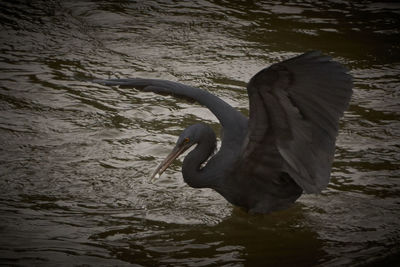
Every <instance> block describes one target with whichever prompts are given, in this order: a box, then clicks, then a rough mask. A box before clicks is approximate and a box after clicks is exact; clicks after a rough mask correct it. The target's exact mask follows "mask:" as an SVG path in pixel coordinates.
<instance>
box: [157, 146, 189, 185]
mask: <svg viewBox="0 0 400 267" xmlns="http://www.w3.org/2000/svg"><path fill="white" fill-rule="evenodd" d="M189 147H190V146H189V145H185V144H183V145H181V146H176V147H175V148H174V149H173V150H172V151H171V153H170V154H169V155H168V156H167V157H166V158H165V159H164V160H163V162H161V164H160V165H158V167H157V168H156V169H155V171H154V173H153V174H152V175H151V178H150V181H151V182H154V180H155V178H159V177H160V175H161V174H162V173H163V172H164V171H165V170H166V169H167V168H168V166H169V165H171V163H172V162H173V161H174V160H175V159H176V158H177V157H179V155H181V154H182V153H183V152H185V151H186V150H187V149H188V148H189Z"/></svg>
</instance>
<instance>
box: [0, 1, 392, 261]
mask: <svg viewBox="0 0 400 267" xmlns="http://www.w3.org/2000/svg"><path fill="white" fill-rule="evenodd" d="M236 2H238V3H232V2H230V1H217V0H216V1H211V0H210V1H161V0H159V1H137V2H136V1H33V2H28V1H3V2H1V4H0V7H1V9H0V21H1V27H0V49H1V53H0V56H1V57H0V68H1V72H0V151H1V152H0V213H1V219H0V236H1V238H0V262H1V264H5V265H23V266H34V265H41V266H55V265H59V264H62V265H68V266H70V265H84V264H88V265H93V266H97V265H103V266H106V265H114V266H124V265H132V264H133V265H138V266H140V265H142V266H206V265H218V266H221V265H225V266H254V265H260V264H262V265H268V266H278V265H279V266H293V265H296V266H316V265H321V266H354V265H370V264H371V265H374V264H381V265H382V264H386V265H390V264H391V265H395V264H396V262H397V261H400V256H399V255H400V246H399V243H400V230H399V229H400V221H399V216H400V197H399V196H400V180H399V169H400V164H399V161H400V154H399V152H400V144H399V138H400V106H399V90H400V78H399V77H400V43H399V41H398V40H400V38H399V37H400V34H399V27H398V25H399V24H400V23H399V22H400V21H399V17H400V16H399V14H400V5H399V4H396V3H389V2H385V3H383V2H372V1H352V2H351V3H348V2H347V1H311V2H310V1H289V2H288V1H282V2H280V1H272V2H271V1H265V2H263V1H236ZM308 50H320V51H322V52H324V53H326V54H329V55H331V56H332V57H334V58H335V59H336V60H338V61H340V62H341V63H342V64H344V65H345V66H346V67H347V68H348V69H350V70H351V74H352V75H353V76H354V94H353V98H352V101H351V104H350V108H349V110H348V111H347V112H346V113H345V117H344V118H343V119H342V120H341V123H340V126H341V130H340V134H339V137H338V142H337V150H336V155H335V163H334V166H333V171H332V180H331V183H330V185H329V186H328V188H327V189H326V190H324V191H323V193H322V194H321V195H304V196H302V197H301V198H300V199H299V201H298V202H297V203H296V204H295V205H294V206H293V207H292V208H290V209H288V210H285V211H282V212H277V213H273V214H270V215H264V216H261V215H260V216H251V215H248V214H246V213H244V212H242V211H240V210H237V209H234V208H233V207H232V206H231V205H230V204H229V203H227V202H226V201H225V200H224V199H223V198H222V197H221V196H219V195H218V194H217V193H215V192H213V191H211V190H207V189H202V190H198V189H192V188H190V187H188V186H187V185H186V184H185V183H184V182H183V180H182V176H181V173H180V166H181V161H177V162H176V163H175V164H174V165H173V166H172V168H170V169H169V170H168V171H167V172H166V175H164V176H163V177H162V178H161V180H160V181H159V182H157V183H156V184H151V183H149V181H148V178H149V176H150V174H151V173H152V170H153V169H154V168H155V167H156V165H157V164H158V163H159V162H160V161H161V160H162V158H163V157H164V156H165V155H166V154H167V153H168V152H169V150H170V149H171V148H172V146H173V144H174V143H175V141H176V138H177V136H178V135H179V133H180V132H181V131H182V130H183V129H184V128H185V127H187V126H188V125H190V124H193V123H195V122H198V121H204V122H206V123H208V124H210V125H211V126H212V127H213V128H214V129H215V130H216V131H219V129H220V126H219V124H218V121H217V120H216V119H215V117H214V116H213V115H212V114H211V113H210V112H209V111H208V110H206V109H204V108H202V107H201V106H199V105H196V104H193V103H189V102H185V101H182V100H179V99H175V98H173V97H170V96H160V95H155V94H152V93H143V92H137V91H134V90H122V89H118V88H109V87H104V86H101V85H97V84H93V83H90V82H89V80H91V79H93V78H108V77H111V78H116V77H117V78H126V77H147V78H162V79H168V80H173V81H178V82H182V83H186V84H189V85H193V86H197V87H201V88H204V89H206V90H209V91H210V92H212V93H214V94H216V95H218V96H219V97H221V98H222V99H224V100H225V101H227V102H228V103H230V104H231V105H233V106H234V107H236V108H238V109H239V110H240V111H242V112H243V113H244V114H248V100H247V93H246V90H245V85H246V82H247V81H248V80H249V79H250V78H251V77H252V75H254V74H255V73H256V72H257V71H258V70H260V69H262V68H264V67H266V66H268V65H270V64H271V63H273V62H277V61H280V60H283V59H286V58H288V57H290V56H294V55H297V54H300V53H303V52H305V51H308Z"/></svg>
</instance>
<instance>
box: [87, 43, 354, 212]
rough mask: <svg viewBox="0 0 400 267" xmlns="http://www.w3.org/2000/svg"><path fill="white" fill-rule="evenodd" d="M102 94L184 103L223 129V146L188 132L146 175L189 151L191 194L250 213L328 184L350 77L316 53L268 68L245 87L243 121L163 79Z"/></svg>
mask: <svg viewBox="0 0 400 267" xmlns="http://www.w3.org/2000/svg"><path fill="white" fill-rule="evenodd" d="M94 82H96V83H99V84H102V85H106V86H119V87H120V88H135V89H137V90H140V91H145V92H154V93H158V94H167V95H168V94H169V95H173V96H176V97H181V98H189V99H191V100H194V101H195V102H198V103H199V104H201V105H203V106H205V107H207V108H208V109H209V110H210V111H211V112H212V113H213V114H214V115H215V116H216V118H217V119H218V120H219V122H220V124H221V126H222V127H221V135H220V136H221V145H220V148H219V150H218V151H216V146H217V145H216V144H217V142H216V141H217V139H216V134H215V133H214V131H213V130H212V129H211V127H210V126H208V125H207V124H205V123H202V122H199V123H196V124H194V125H190V126H188V127H187V128H186V129H185V130H184V131H183V132H182V133H181V134H180V136H179V138H178V140H177V142H176V145H175V147H174V148H173V149H172V152H171V153H170V154H169V155H168V156H167V157H166V158H165V159H164V160H163V161H162V162H161V164H160V165H159V166H158V167H157V168H156V169H155V171H154V173H153V174H152V176H151V178H152V179H157V178H158V177H159V176H160V175H161V174H162V173H163V172H164V171H165V170H166V169H167V168H168V166H170V164H171V163H172V162H173V161H174V160H175V159H176V158H177V157H178V156H179V155H181V154H182V153H184V152H185V151H187V150H188V149H189V148H191V147H194V148H193V149H192V150H191V151H190V152H189V153H188V154H187V155H186V157H185V158H184V160H183V164H182V175H183V179H184V181H185V182H186V183H187V184H188V185H189V186H190V187H193V188H211V189H213V190H215V191H216V192H218V193H219V194H221V195H222V196H223V197H224V198H225V199H226V200H227V201H228V202H230V203H231V204H233V205H234V206H239V207H241V208H243V209H244V210H246V211H247V212H249V213H262V214H266V213H270V212H273V211H278V210H283V209H286V208H288V207H290V206H291V205H292V204H293V203H295V201H296V200H297V199H298V198H299V197H300V196H301V195H302V194H303V193H307V194H310V193H320V192H321V191H322V190H323V189H325V188H326V186H327V185H328V183H329V180H330V176H331V169H332V163H333V159H334V152H335V143H336V138H337V135H338V131H339V119H340V118H341V117H342V116H343V115H344V111H345V110H347V108H348V105H349V102H350V98H351V95H352V77H351V75H350V74H349V72H348V70H347V69H346V68H345V67H344V66H343V65H342V64H340V63H338V62H337V61H334V60H333V59H332V58H331V57H330V56H327V55H324V54H322V53H321V52H320V51H309V52H306V53H303V54H301V55H297V56H294V57H292V58H289V59H286V60H284V61H281V62H278V63H274V64H272V65H271V66H269V67H266V68H264V69H262V70H261V71H259V72H258V73H256V74H255V75H254V76H253V77H252V78H251V79H250V81H249V82H248V83H247V94H248V98H249V116H248V117H247V116H245V115H244V114H243V113H241V112H240V111H238V110H237V109H235V108H234V107H232V106H231V105H229V104H228V103H226V102H225V101H224V100H222V99H221V98H219V97H217V96H215V95H213V94H211V93H210V92H208V91H206V90H203V89H200V88H196V87H192V86H188V85H184V84H181V83H177V82H172V81H167V80H161V79H143V78H129V79H104V80H100V79H97V80H94Z"/></svg>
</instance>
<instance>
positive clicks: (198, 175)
mask: <svg viewBox="0 0 400 267" xmlns="http://www.w3.org/2000/svg"><path fill="white" fill-rule="evenodd" d="M216 141H217V139H216V137H215V134H214V131H213V130H212V129H211V128H210V127H208V126H206V125H204V127H203V129H202V132H201V135H200V138H199V141H198V142H197V145H196V147H195V148H194V149H193V150H192V151H191V152H189V154H188V155H187V156H186V157H185V159H184V160H183V165H182V174H183V179H184V180H185V182H186V183H187V184H188V185H189V186H191V187H194V188H205V187H208V188H212V187H213V184H214V183H216V180H217V178H218V175H217V172H216V169H215V168H210V166H209V165H210V161H211V160H212V159H210V161H209V162H208V163H207V165H206V166H204V167H203V168H202V164H203V163H204V162H205V161H206V160H207V159H208V158H209V157H210V156H211V155H212V154H213V152H214V150H215V148H216Z"/></svg>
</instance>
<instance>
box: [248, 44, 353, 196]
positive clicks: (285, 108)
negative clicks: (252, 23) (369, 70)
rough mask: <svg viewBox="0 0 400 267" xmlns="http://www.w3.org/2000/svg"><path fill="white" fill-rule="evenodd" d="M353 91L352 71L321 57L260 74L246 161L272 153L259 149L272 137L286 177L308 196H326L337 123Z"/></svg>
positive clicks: (311, 55) (254, 86)
mask: <svg viewBox="0 0 400 267" xmlns="http://www.w3.org/2000/svg"><path fill="white" fill-rule="evenodd" d="M351 88H352V81H351V76H350V75H349V74H347V70H346V69H345V68H344V67H343V66H342V65H340V64H339V63H337V62H334V61H332V59H331V58H330V57H328V56H324V55H322V54H321V53H320V52H317V51H312V52H308V53H305V54H303V55H300V56H297V57H294V58H292V59H289V60H286V61H283V62H280V63H277V64H274V65H271V66H270V67H269V68H266V69H263V70H261V71H260V72H259V73H257V74H256V75H255V76H254V77H253V78H252V79H251V80H250V82H249V84H248V86H247V90H248V94H249V99H250V120H249V132H248V138H247V140H248V142H247V143H246V144H245V147H244V152H245V153H244V157H246V156H247V155H250V154H252V153H256V154H258V153H259V150H266V149H271V148H268V147H263V146H260V144H262V143H263V142H262V140H263V139H265V138H269V139H270V138H271V137H272V138H273V140H274V142H273V143H272V145H273V146H275V148H276V149H277V151H279V155H275V156H281V157H282V158H283V165H282V169H281V171H282V172H287V173H288V174H289V175H290V176H291V177H292V179H294V180H295V182H296V183H297V184H298V185H299V186H301V187H302V188H303V189H304V190H305V191H306V192H307V193H314V192H319V191H321V190H322V189H323V188H325V187H326V185H327V184H328V182H329V179H330V172H331V165H332V161H333V156H334V151H335V141H336V136H337V134H338V122H339V118H340V117H341V116H343V112H344V111H345V110H346V109H347V107H348V104H349V101H350V97H351V94H352V89H351ZM262 111H264V112H266V113H267V114H259V113H260V112H262ZM269 145H271V142H269ZM260 164H262V163H260Z"/></svg>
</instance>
